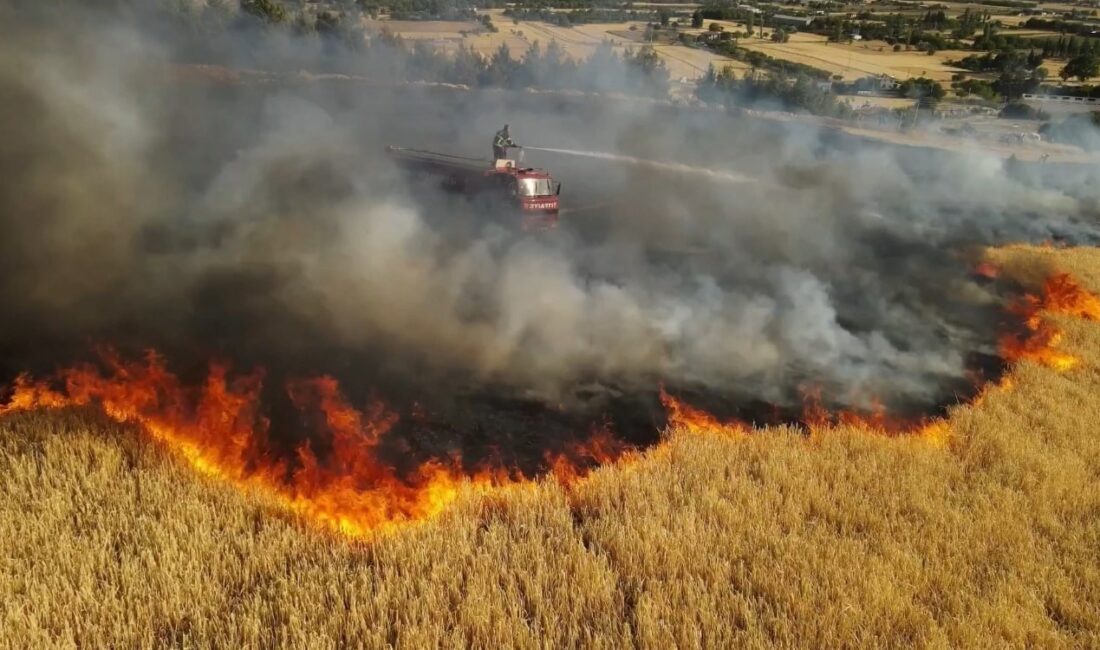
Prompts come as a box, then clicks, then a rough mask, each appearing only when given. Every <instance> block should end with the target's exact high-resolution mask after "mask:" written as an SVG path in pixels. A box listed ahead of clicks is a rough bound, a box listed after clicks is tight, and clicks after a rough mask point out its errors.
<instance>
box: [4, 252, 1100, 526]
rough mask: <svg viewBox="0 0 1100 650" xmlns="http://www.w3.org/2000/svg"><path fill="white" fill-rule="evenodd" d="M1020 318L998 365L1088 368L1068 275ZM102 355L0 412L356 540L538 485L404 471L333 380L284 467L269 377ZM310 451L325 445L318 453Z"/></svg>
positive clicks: (481, 473)
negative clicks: (64, 427) (1078, 346)
mask: <svg viewBox="0 0 1100 650" xmlns="http://www.w3.org/2000/svg"><path fill="white" fill-rule="evenodd" d="M1011 309H1012V311H1013V312H1015V313H1017V314H1018V315H1020V316H1022V317H1023V323H1024V333H1023V334H1022V335H1012V336H1006V337H1004V338H1002V340H1001V342H1000V350H1001V354H1002V356H1003V358H1004V359H1005V360H1006V361H1010V362H1014V361H1021V360H1031V361H1036V362H1039V363H1042V364H1044V365H1046V366H1049V367H1051V368H1053V369H1055V370H1057V371H1065V370H1069V369H1071V368H1073V367H1075V366H1077V365H1078V364H1079V362H1080V360H1079V359H1078V358H1077V357H1075V356H1073V355H1072V354H1070V353H1068V352H1066V351H1063V350H1060V349H1059V344H1060V343H1061V341H1062V332H1061V330H1060V329H1058V327H1057V326H1056V324H1054V323H1052V322H1050V321H1049V320H1048V319H1046V318H1044V317H1045V316H1047V315H1050V314H1058V315H1062V316H1067V317H1073V318H1082V319H1087V320H1093V321H1097V320H1100V297H1098V296H1097V295H1095V294H1092V293H1089V292H1088V291H1086V290H1084V289H1082V288H1081V287H1080V286H1079V285H1078V284H1077V283H1076V282H1074V280H1073V279H1072V278H1071V277H1070V276H1068V275H1065V274H1060V275H1055V276H1052V277H1051V278H1049V279H1048V280H1047V282H1046V283H1045V285H1044V287H1043V291H1042V292H1041V294H1040V295H1029V296H1025V297H1024V298H1023V299H1022V300H1020V301H1018V302H1017V303H1015V304H1014V305H1012V307H1011ZM100 356H101V361H102V363H101V364H100V365H90V364H88V365H82V366H76V367H73V368H70V369H67V370H63V371H61V373H59V376H58V380H59V382H60V384H62V385H63V389H55V388H54V387H53V386H52V385H51V383H49V382H45V381H36V380H34V379H32V378H30V377H29V376H26V375H22V376H20V377H18V378H17V379H16V380H15V382H14V384H13V385H12V387H11V393H10V397H9V399H8V401H7V402H6V403H0V416H3V415H6V414H9V413H13V412H17V411H26V410H31V409H37V408H63V407H71V406H85V405H97V406H98V407H100V408H101V409H102V410H103V411H104V412H105V413H106V414H107V415H108V416H110V417H111V418H113V419H115V420H118V421H119V422H130V423H135V424H138V425H140V427H141V428H142V429H143V430H144V431H146V432H147V433H148V435H149V436H151V437H152V438H154V439H156V440H158V441H160V442H161V443H163V444H164V445H166V446H167V447H169V448H170V449H172V450H174V451H175V452H176V453H178V454H179V456H180V457H181V458H183V459H184V460H185V461H186V462H187V463H188V464H189V465H190V466H191V467H193V468H194V469H195V470H196V471H198V472H200V473H202V474H205V475H209V476H213V477H216V478H218V479H220V480H223V481H226V482H228V483H230V484H233V485H235V486H237V487H238V488H241V489H245V490H256V491H259V492H262V493H264V494H266V495H268V496H269V497H271V498H272V499H274V500H275V501H276V502H277V503H279V504H281V505H282V506H283V507H285V508H287V509H288V510H290V511H292V512H295V513H298V514H299V515H301V516H303V517H304V518H306V519H308V520H310V521H313V522H315V523H318V524H320V525H322V526H325V527H328V528H330V529H332V530H335V531H339V532H340V533H343V534H345V535H348V536H350V537H354V538H364V537H369V536H371V535H373V534H376V533H377V532H379V531H385V530H389V529H392V528H393V527H395V526H399V525H403V524H407V523H410V522H416V521H422V520H425V519H428V518H430V517H433V516H434V515H437V514H438V513H440V512H442V511H443V510H444V509H445V508H446V507H447V506H448V505H449V504H451V503H452V502H453V501H455V499H456V498H457V497H458V496H459V494H460V493H461V492H462V491H463V490H466V489H474V490H482V489H488V488H490V487H500V486H504V485H511V486H522V485H531V479H530V478H529V477H525V476H523V475H522V474H521V473H520V472H518V471H517V470H512V469H508V468H506V467H503V466H500V465H499V464H498V465H483V466H478V467H464V466H463V463H462V460H461V459H460V458H435V459H430V460H427V461H424V462H422V463H420V464H419V465H417V466H416V467H414V468H413V469H412V471H406V472H399V471H398V470H397V469H396V468H395V467H394V466H393V465H391V464H390V463H387V462H386V461H385V460H384V459H383V457H382V455H381V454H380V445H381V443H382V441H383V439H384V438H385V436H386V434H387V433H388V432H390V431H391V430H392V429H393V427H394V426H395V425H396V424H397V423H398V421H399V418H398V415H397V414H396V413H395V412H393V411H391V410H390V409H389V408H388V407H387V406H386V405H385V404H384V403H382V402H380V401H375V402H372V403H370V404H369V405H368V406H367V407H366V408H365V409H362V410H361V409H358V408H356V407H354V406H352V405H351V404H349V403H348V401H347V400H346V398H345V397H344V395H343V394H342V392H341V390H340V386H339V384H338V383H337V381H336V380H335V379H333V378H331V377H317V378H312V379H305V380H297V381H293V382H289V383H288V385H287V386H286V389H287V394H288V396H289V397H290V400H291V403H292V404H293V405H294V407H295V408H296V409H298V410H299V412H300V413H302V414H308V415H310V416H312V417H313V418H314V420H315V422H314V425H315V428H316V429H317V430H318V431H319V432H320V433H321V435H320V436H319V437H317V438H314V439H312V440H313V441H314V442H310V441H307V442H306V443H303V444H302V445H301V446H299V447H298V448H297V449H296V450H295V454H293V455H292V456H291V457H289V458H282V457H279V456H278V455H277V454H275V453H274V452H273V447H272V446H271V445H270V444H269V440H268V431H269V426H270V423H269V422H268V420H267V419H266V417H265V416H264V415H263V410H262V409H261V400H260V392H261V389H262V387H263V380H264V375H263V373H262V372H259V371H255V372H251V373H246V374H241V375H231V373H230V371H229V367H228V366H227V365H224V364H216V363H215V364H211V366H210V368H209V371H208V373H207V376H206V378H205V380H204V381H203V382H202V383H201V384H200V385H198V386H196V387H188V386H186V385H184V383H183V382H182V381H181V380H180V379H179V378H178V377H177V376H176V375H174V374H172V373H171V372H169V370H168V369H167V367H166V364H165V361H164V360H163V358H161V357H160V356H159V355H157V354H156V353H153V352H149V353H147V354H146V355H145V357H144V358H142V359H140V360H138V361H130V362H127V361H124V360H122V359H121V358H120V357H119V356H118V355H117V354H116V353H114V352H113V351H111V350H100ZM1013 386H1014V382H1013V379H1012V376H1011V375H1006V376H1005V377H1003V378H1002V380H1001V381H1000V383H999V384H997V385H996V386H994V387H996V388H999V389H1003V390H1011V389H1012V387H1013ZM991 388H992V387H987V388H986V389H985V390H983V391H981V392H980V393H979V394H978V396H977V397H976V398H975V400H974V402H975V403H976V404H977V403H980V402H981V401H982V400H983V399H984V397H985V395H986V394H987V393H988V391H989V390H991ZM660 399H661V403H662V404H663V405H664V408H665V410H666V412H667V414H668V424H669V427H670V428H672V429H676V430H679V431H682V432H687V433H689V434H692V435H722V436H728V437H732V438H743V437H745V436H747V435H748V434H750V433H751V432H752V430H753V427H752V425H750V424H749V423H746V422H744V421H740V420H736V419H734V420H726V421H722V420H720V419H719V418H717V417H715V416H714V415H712V414H710V413H708V412H706V411H704V410H702V409H699V408H697V407H694V406H691V405H689V404H688V403H686V402H685V401H683V400H681V399H679V398H677V397H674V396H673V395H671V394H669V393H668V392H666V391H665V389H664V388H663V387H662V388H661V390H660ZM418 412H420V407H419V406H416V405H414V409H413V416H414V417H416V416H417V413H418ZM802 422H803V423H804V424H805V425H806V427H807V429H808V430H809V432H810V435H811V436H814V435H817V434H819V433H821V432H823V431H825V430H827V429H830V428H833V427H836V426H838V425H840V426H847V427H854V428H858V429H862V430H866V431H869V432H872V433H881V434H888V435H897V434H908V435H912V436H916V437H919V438H921V439H924V440H927V441H929V442H930V443H931V444H934V445H937V446H939V445H943V444H946V442H947V441H948V440H949V439H950V437H951V435H952V431H951V426H950V423H949V422H948V421H947V420H944V419H931V420H929V419H924V420H919V421H913V420H905V419H901V418H896V417H893V416H891V415H890V414H889V413H888V412H887V410H886V408H885V407H884V406H883V405H882V404H881V403H879V402H874V401H872V404H871V407H870V408H869V409H868V410H866V411H865V412H855V411H839V412H835V413H832V412H829V411H828V410H827V409H826V408H824V407H823V406H822V400H821V394H820V391H819V390H814V389H811V390H808V391H806V392H805V399H804V404H803V414H802ZM315 443H316V445H317V446H318V447H322V448H323V449H315V448H314V444H315ZM661 449H663V447H658V450H661ZM636 457H637V454H635V453H634V452H632V450H631V449H629V448H628V447H627V446H626V445H625V444H624V443H623V442H622V441H620V440H618V439H617V438H616V437H615V435H614V433H613V431H612V429H611V427H610V426H609V425H606V424H604V425H602V426H597V427H595V428H594V429H593V430H592V431H591V435H590V437H589V440H588V441H587V442H584V443H580V444H575V445H573V446H571V447H568V448H566V449H565V450H563V451H558V452H553V453H550V452H548V453H547V454H545V455H544V460H545V462H546V465H547V467H549V471H550V474H551V475H552V476H553V477H554V478H555V479H556V480H558V481H560V482H562V483H564V484H570V483H572V482H575V481H577V480H578V479H581V478H583V477H585V476H587V475H588V473H589V471H590V470H591V469H592V468H593V467H595V466H597V465H601V464H606V463H612V462H620V461H624V460H630V459H633V458H636Z"/></svg>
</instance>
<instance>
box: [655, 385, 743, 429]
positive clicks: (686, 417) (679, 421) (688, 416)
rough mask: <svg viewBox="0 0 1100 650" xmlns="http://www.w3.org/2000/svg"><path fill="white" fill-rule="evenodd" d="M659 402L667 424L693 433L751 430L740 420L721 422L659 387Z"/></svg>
mask: <svg viewBox="0 0 1100 650" xmlns="http://www.w3.org/2000/svg"><path fill="white" fill-rule="evenodd" d="M661 404H663V405H664V407H665V411H667V413H668V425H669V427H671V428H673V429H679V430H681V431H686V432H688V433H691V434H695V435H705V434H709V435H714V434H719V435H725V436H734V437H737V436H743V435H746V434H748V433H750V432H751V431H752V427H751V426H750V425H749V424H747V423H745V422H741V421H740V420H730V421H727V422H721V421H719V420H718V418H716V417H714V416H713V415H711V414H710V413H707V412H706V411H703V410H701V409H697V408H695V407H693V406H691V405H689V404H687V403H686V402H683V401H680V400H678V399H676V398H675V397H673V396H672V395H669V394H668V393H667V392H666V391H665V389H664V387H662V388H661Z"/></svg>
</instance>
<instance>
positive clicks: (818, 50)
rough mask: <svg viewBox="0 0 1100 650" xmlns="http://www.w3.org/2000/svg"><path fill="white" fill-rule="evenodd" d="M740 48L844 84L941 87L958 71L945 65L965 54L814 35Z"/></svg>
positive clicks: (747, 43) (750, 42)
mask: <svg viewBox="0 0 1100 650" xmlns="http://www.w3.org/2000/svg"><path fill="white" fill-rule="evenodd" d="M741 45H742V46H743V47H745V48H746V49H749V50H753V51H757V52H763V53H765V54H767V55H769V56H773V57H775V58H777V59H784V60H787V61H794V62H796V63H803V64H806V65H810V66H813V67H815V68H820V69H822V70H827V71H829V72H831V73H833V74H834V75H840V76H841V77H843V78H844V79H845V80H846V81H854V80H856V79H860V78H862V77H867V76H879V75H889V76H891V77H894V78H895V79H899V80H904V79H909V78H910V77H927V78H929V79H935V80H936V81H939V82H941V83H944V82H950V81H951V75H953V74H955V73H956V72H960V71H962V70H961V69H959V68H955V67H952V66H950V65H948V64H947V61H948V60H949V59H958V58H962V57H964V56H966V55H967V54H968V53H967V52H959V51H952V50H944V51H942V52H936V54H934V55H933V56H929V55H927V54H925V53H924V52H917V51H911V52H894V51H893V50H892V49H891V47H890V46H889V45H887V44H886V43H884V42H881V41H869V42H860V41H857V42H856V43H852V44H837V43H829V41H828V39H827V38H826V37H824V36H820V35H818V34H802V33H798V34H792V35H791V40H790V41H789V42H787V43H773V42H771V41H770V40H764V39H758V40H753V39H744V40H743V41H742V43H741Z"/></svg>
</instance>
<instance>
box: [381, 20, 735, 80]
mask: <svg viewBox="0 0 1100 650" xmlns="http://www.w3.org/2000/svg"><path fill="white" fill-rule="evenodd" d="M483 13H485V14H487V15H489V16H490V17H491V18H492V20H493V24H495V25H496V26H497V28H499V30H500V31H499V32H497V33H495V34H494V33H489V32H481V31H478V30H477V25H476V24H474V23H457V22H456V23H444V22H417V21H396V20H380V21H367V22H366V23H364V24H365V25H366V26H367V28H368V29H370V30H381V29H387V30H389V31H391V32H392V33H394V34H397V35H400V36H401V37H402V38H407V39H409V40H420V41H428V42H431V43H432V44H433V45H435V46H436V47H437V48H439V49H440V50H442V51H447V52H453V51H455V50H456V49H457V48H458V47H471V48H473V49H474V50H475V51H477V52H479V53H481V54H483V55H486V56H490V55H492V54H493V53H494V52H496V51H497V50H498V49H499V48H500V46H501V45H504V46H505V47H507V48H508V51H509V53H511V55H512V56H513V57H516V58H519V57H522V56H523V55H524V54H526V53H527V50H528V49H530V47H531V45H532V44H534V43H535V42H538V43H539V44H540V45H541V46H542V47H543V48H545V47H546V46H547V45H548V44H549V43H550V42H551V41H556V42H557V43H558V45H560V46H561V47H562V50H563V51H564V52H565V55H566V56H567V57H569V58H571V59H573V60H575V61H583V60H584V59H587V58H588V57H590V56H591V55H592V53H593V52H595V51H596V48H597V47H598V46H599V45H600V44H601V43H605V42H607V43H610V44H611V45H612V47H613V48H615V49H616V50H617V51H619V52H622V51H624V50H626V49H627V48H631V49H637V48H639V47H640V46H641V45H642V43H641V42H640V40H641V35H642V34H643V33H644V31H645V22H620V23H591V24H585V25H578V26H576V27H558V26H557V25H551V24H549V23H544V22H539V21H527V20H520V21H514V20H513V19H511V18H509V17H508V16H505V15H504V14H503V10H502V9H489V10H486V11H484V12H483ZM631 26H633V27H634V28H635V30H636V31H634V32H631V31H630V27H631ZM685 31H690V30H685ZM464 32H465V33H464ZM624 35H625V36H624ZM654 49H656V50H657V54H658V56H660V58H661V60H662V61H664V63H665V66H666V67H667V68H668V71H669V75H670V76H671V78H672V79H673V80H679V79H688V80H694V79H697V78H699V77H701V76H703V75H704V74H706V71H707V68H709V67H710V66H711V65H712V64H713V65H714V66H715V67H717V68H723V67H725V66H732V67H733V68H735V69H740V70H747V69H748V67H749V66H747V65H746V64H744V63H742V62H740V61H737V60H735V59H731V58H729V57H725V56H720V55H718V54H715V53H713V52H709V51H707V50H697V49H692V48H687V47H683V46H680V45H657V46H656V47H655V48H654Z"/></svg>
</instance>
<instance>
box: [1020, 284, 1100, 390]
mask: <svg viewBox="0 0 1100 650" xmlns="http://www.w3.org/2000/svg"><path fill="white" fill-rule="evenodd" d="M1010 309H1011V311H1013V312H1015V313H1017V314H1019V315H1020V316H1022V317H1023V319H1024V326H1025V328H1026V330H1027V331H1026V333H1025V334H1024V335H1022V336H1021V335H1016V334H1007V335H1005V336H1003V337H1001V341H1000V352H1001V357H1002V358H1003V359H1005V360H1006V361H1024V360H1027V361H1033V362H1035V363H1039V364H1042V365H1044V366H1048V367H1050V368H1054V369H1055V370H1058V371H1060V372H1062V371H1066V370H1070V369H1071V368H1074V367H1076V366H1077V365H1078V364H1079V363H1080V359H1079V358H1077V357H1075V356H1074V355H1072V354H1069V353H1067V352H1065V351H1062V350H1060V349H1058V348H1059V345H1060V344H1061V342H1062V337H1063V333H1062V330H1061V329H1060V328H1059V327H1058V326H1057V325H1055V324H1054V323H1051V322H1050V321H1046V320H1044V319H1043V316H1044V315H1048V314H1059V315H1063V316H1070V317H1072V318H1083V319H1086V320H1093V321H1095V320H1100V296H1097V295H1095V294H1093V293H1090V292H1088V291H1086V290H1085V289H1082V288H1081V287H1080V286H1079V285H1078V284H1077V283H1076V282H1075V281H1074V280H1073V278H1071V277H1070V276H1069V275H1068V274H1065V273H1061V274H1057V275H1053V276H1051V277H1050V278H1048V279H1047V281H1046V283H1045V285H1044V286H1043V292H1042V295H1038V296H1036V295H1030V294H1029V295H1027V296H1024V298H1023V299H1022V300H1019V301H1017V303H1016V304H1014V305H1012V306H1011V307H1010Z"/></svg>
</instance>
